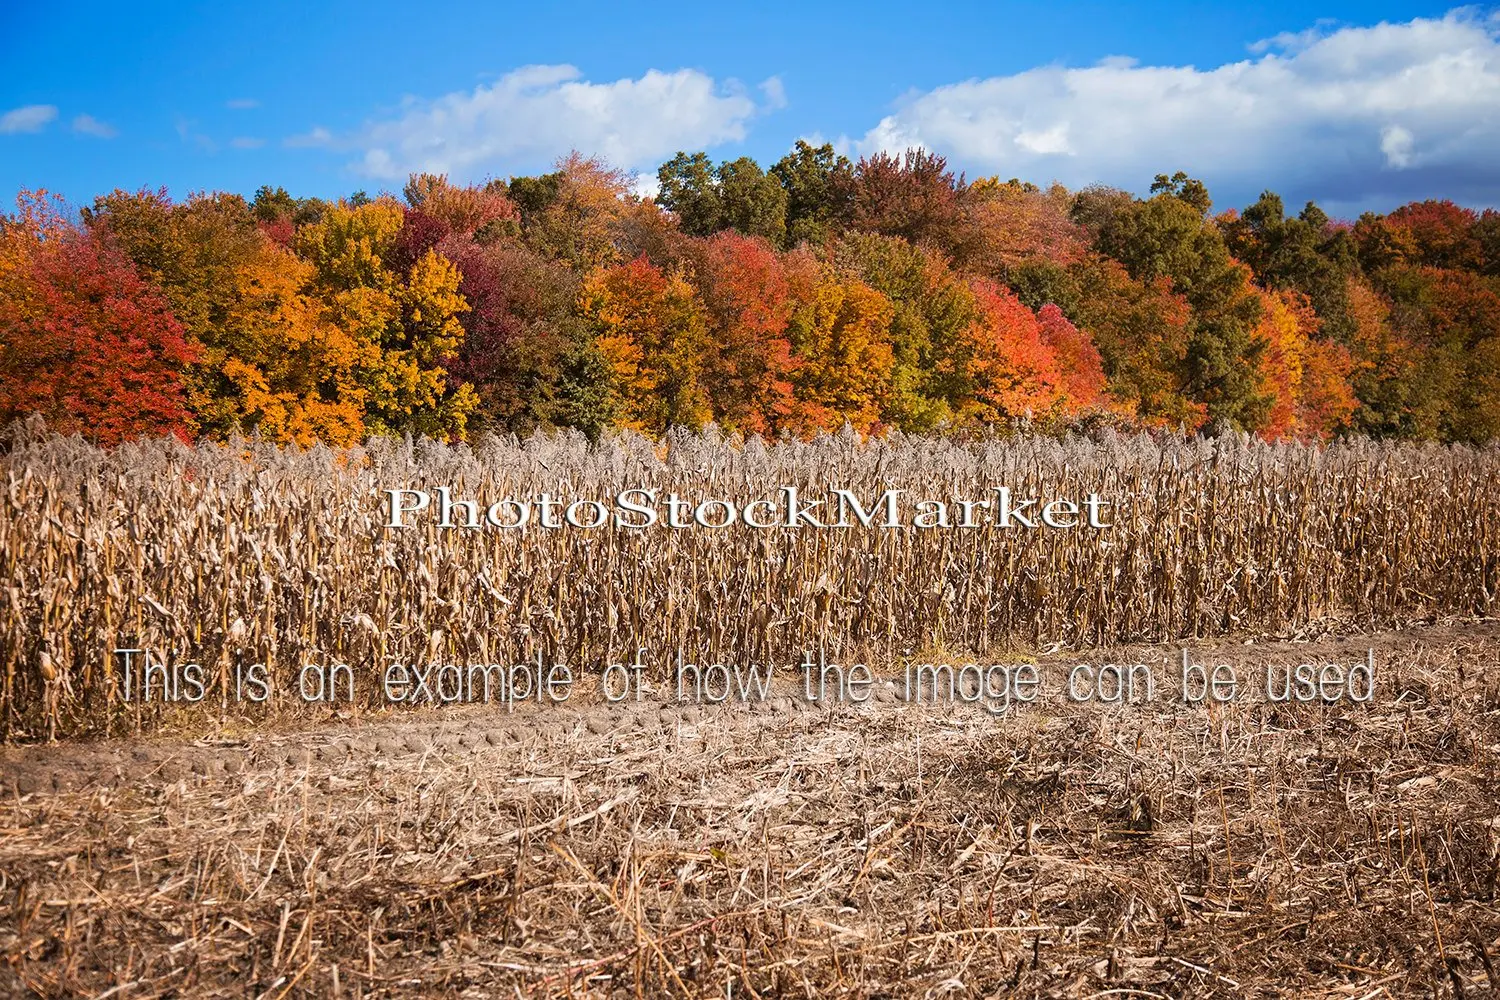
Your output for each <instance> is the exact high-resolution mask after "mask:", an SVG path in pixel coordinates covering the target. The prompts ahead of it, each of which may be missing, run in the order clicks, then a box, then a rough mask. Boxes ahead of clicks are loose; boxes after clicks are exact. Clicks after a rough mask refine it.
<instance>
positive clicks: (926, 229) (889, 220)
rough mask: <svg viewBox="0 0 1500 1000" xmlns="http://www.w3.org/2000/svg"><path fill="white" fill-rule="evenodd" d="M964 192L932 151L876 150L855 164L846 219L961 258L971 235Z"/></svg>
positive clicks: (961, 183)
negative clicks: (847, 217) (876, 151)
mask: <svg viewBox="0 0 1500 1000" xmlns="http://www.w3.org/2000/svg"><path fill="white" fill-rule="evenodd" d="M965 190H966V184H965V182H964V179H963V177H962V176H957V177H955V176H954V175H953V172H952V171H950V170H949V169H948V161H947V160H945V159H944V158H943V157H941V156H939V155H938V154H936V153H933V152H929V151H927V150H924V149H908V150H907V151H906V152H905V153H904V154H902V155H901V156H892V155H890V154H889V153H884V152H882V153H876V154H874V155H873V156H868V157H864V158H862V159H861V160H860V161H859V163H858V164H856V165H855V168H854V179H853V191H852V196H851V199H850V200H851V204H850V222H851V224H852V225H853V226H854V228H856V229H862V230H865V231H867V232H872V233H880V234H881V235H883V236H898V237H900V238H902V239H904V240H908V241H909V242H911V243H915V244H926V245H928V246H931V247H933V248H935V249H937V250H939V251H941V252H942V253H944V254H947V255H948V256H949V257H950V258H952V259H955V260H960V261H961V260H963V259H964V256H965V254H966V253H967V251H968V249H969V240H970V238H971V232H970V226H969V224H968V218H967V215H966V213H965V210H964V208H965Z"/></svg>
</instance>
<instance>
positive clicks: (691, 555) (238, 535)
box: [0, 428, 1500, 740]
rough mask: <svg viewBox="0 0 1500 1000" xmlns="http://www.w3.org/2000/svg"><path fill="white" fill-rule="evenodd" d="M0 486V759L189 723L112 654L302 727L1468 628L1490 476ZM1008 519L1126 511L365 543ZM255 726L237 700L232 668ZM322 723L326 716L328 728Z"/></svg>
mask: <svg viewBox="0 0 1500 1000" xmlns="http://www.w3.org/2000/svg"><path fill="white" fill-rule="evenodd" d="M11 433H12V438H11V441H10V447H9V450H8V452H7V453H6V454H5V455H4V456H3V457H0V468H3V471H4V477H5V481H4V499H3V504H0V559H3V562H4V574H5V578H6V580H7V586H6V587H5V588H4V590H3V591H0V621H3V628H0V670H3V676H0V736H3V738H5V739H9V740H16V739H27V738H36V737H48V736H62V735H103V734H115V735H118V734H124V733H128V732H139V731H142V730H144V729H147V728H149V727H152V726H155V725H157V724H159V723H162V722H164V721H168V720H170V719H171V718H173V717H175V716H174V713H178V712H180V708H173V707H172V706H164V705H161V704H159V703H152V704H142V703H139V702H135V703H130V704H127V703H125V702H124V701H123V700H122V699H121V697H120V683H121V676H120V671H121V662H120V659H119V657H116V656H112V655H111V650H113V649H115V648H116V647H124V646H133V647H140V648H148V649H152V650H156V651H158V653H160V654H162V655H165V656H167V657H169V658H174V659H177V660H192V661H194V662H198V663H200V664H202V665H203V666H204V669H205V673H206V675H207V677H208V679H209V681H210V691H209V694H208V697H207V698H206V699H205V700H204V702H203V703H202V704H201V705H200V706H197V710H199V711H201V710H202V709H203V708H205V707H206V708H211V709H213V710H217V711H222V712H230V713H234V714H238V715H242V716H243V715H249V716H251V717H269V716H273V715H276V714H277V713H291V712H298V711H308V710H309V709H308V706H306V705H305V704H304V703H303V702H301V700H300V699H298V698H297V697H296V696H295V694H293V692H295V689H296V683H297V672H298V670H299V669H300V667H301V666H302V665H303V664H304V663H319V664H328V663H334V662H344V663H348V664H350V665H352V666H353V668H354V670H355V672H356V675H357V683H356V688H357V691H358V697H359V699H360V700H361V701H363V702H364V703H366V704H367V705H370V706H374V705H376V704H378V701H379V699H380V676H381V671H382V670H383V668H384V665H385V664H387V663H388V662H390V661H393V660H398V661H401V662H407V663H428V662H445V663H447V662H451V663H459V664H467V663H476V662H483V663H490V662H498V663H508V662H516V663H519V662H525V661H528V660H532V661H534V660H535V658H536V657H537V656H538V655H540V656H541V657H542V658H543V659H544V660H545V661H546V662H549V663H551V662H559V663H566V664H569V665H571V666H572V667H573V668H574V669H575V670H577V671H582V672H584V673H587V672H589V671H597V669H598V668H599V667H600V666H602V665H603V664H605V663H608V662H611V661H616V660H625V659H628V658H630V657H632V656H633V655H634V652H635V650H636V649H637V648H638V647H644V648H645V649H646V650H648V654H647V655H648V659H649V661H650V662H651V663H652V664H653V666H654V668H655V669H656V670H657V671H658V672H659V673H660V674H661V675H662V676H665V672H666V671H667V670H668V669H669V667H668V665H669V664H670V663H671V662H672V661H673V658H674V657H675V656H676V655H678V654H679V653H681V654H682V655H683V656H684V657H685V658H686V659H689V660H694V661H696V662H702V663H707V662H726V663H749V662H755V663H766V662H773V663H777V664H779V665H783V666H786V665H790V664H794V663H796V662H799V661H800V659H801V658H802V657H803V656H804V655H805V654H806V653H807V652H808V651H817V650H820V649H821V650H822V651H824V653H825V655H826V656H827V657H828V658H829V659H830V660H835V659H837V660H842V661H844V662H853V661H856V660H862V661H865V662H868V663H870V664H872V665H874V666H875V667H876V668H877V670H878V671H879V670H899V669H900V666H901V665H902V664H903V663H904V662H905V661H906V659H907V658H908V657H910V656H913V655H922V654H924V653H930V652H931V651H934V650H938V651H941V650H962V651H965V653H966V654H967V655H970V656H975V657H980V658H987V659H991V660H1003V659H1004V657H1005V656H1007V655H1011V654H1014V653H1016V652H1017V651H1018V650H1025V649H1035V648H1038V647H1040V646H1042V645H1044V644H1053V643H1062V644H1066V645H1074V646H1094V645H1102V644H1107V643H1113V642H1121V641H1147V642H1163V641H1172V640H1179V639H1185V638H1190V637H1203V636H1214V635H1222V634H1226V633H1231V632H1235V631H1240V630H1270V631H1281V632H1289V631H1294V630H1296V629H1298V628H1301V627H1303V626H1306V625H1308V624H1309V623H1316V622H1324V621H1327V620H1330V619H1335V620H1339V621H1344V622H1349V623H1355V624H1359V625H1364V626H1375V627H1378V626H1388V625H1393V624H1399V623H1401V622H1406V621H1411V620H1414V619H1422V618H1427V617H1431V616H1442V615H1470V614H1481V615H1482V614H1485V613H1487V612H1488V611H1489V609H1490V607H1491V605H1492V601H1493V595H1494V594H1495V590H1496V586H1497V577H1500V566H1497V562H1496V558H1495V546H1494V531H1495V525H1496V524H1497V523H1500V518H1497V513H1500V452H1496V451H1494V450H1492V449H1469V448H1462V447H1439V446H1421V445H1411V444H1404V445H1392V444H1377V443H1371V442H1351V443H1344V444H1337V445H1333V446H1331V447H1326V448H1323V447H1306V446H1300V445H1295V444H1278V445H1270V444H1264V443H1260V442H1257V441H1253V440H1250V439H1247V438H1241V437H1222V438H1217V439H1183V438H1180V437H1176V436H1170V435H1165V436H1159V437H1147V436H1119V435H1114V434H1113V433H1110V432H1105V433H1103V434H1100V435H1095V436H1091V437H1082V436H1073V437H1068V438H1065V439H1057V438H1050V437H1043V436H1028V435H1020V436H1015V437H1009V438H993V439H989V440H983V441H974V442H960V441H954V440H943V439H920V438H904V437H901V436H900V435H894V436H891V437H889V438H886V439H883V440H872V441H861V440H860V439H859V438H858V437H857V436H855V435H853V434H852V433H846V434H844V435H839V436H832V437H825V438H821V439H818V440H815V441H812V442H797V441H786V442H776V443H762V442H760V441H758V440H752V441H750V442H748V443H745V442H738V441H727V440H725V439H723V438H722V437H720V436H718V435H716V434H714V433H712V432H709V433H706V434H699V435H687V434H682V435H675V434H674V435H669V437H668V438H667V439H666V441H665V442H663V443H660V444H657V443H654V442H651V441H648V440H646V439H644V438H638V437H631V436H622V437H615V438H612V439H607V440H606V441H604V442H603V443H601V444H599V445H590V444H589V443H588V442H587V441H586V440H585V439H584V438H583V437H581V436H579V435H576V434H562V435H552V436H544V435H537V436H534V437H532V438H530V439H527V440H523V441H518V440H515V439H508V440H503V439H496V438H492V439H489V440H486V441H483V442H481V443H479V444H477V445H475V446H473V447H469V446H449V445H443V444H438V443H433V442H428V441H417V442H411V441H406V442H401V441H394V440H374V441H371V442H370V443H368V444H366V445H365V446H364V447H361V448H354V449H351V450H348V451H334V450H330V449H327V448H322V447H319V448H314V449H312V450H309V451H299V450H288V449H278V448H276V447H273V446H270V445H267V444H264V443H260V442H254V441H243V440H242V441H236V442H232V443H230V444H228V445H214V444H204V445H200V446H197V447H194V448H189V447H186V446H184V445H181V444H180V443H178V442H176V441H174V440H171V439H166V440H160V441H150V442H142V443H136V444H130V445H124V446H121V447H118V448H115V449H113V450H100V449H96V448H94V447H92V446H89V445H87V444H85V443H83V442H81V441H79V440H77V439H69V438H58V437H55V436H47V435H45V434H38V433H36V432H35V431H34V429H33V430H31V431H28V430H26V429H24V428H18V429H14V430H13V431H12V432H11ZM1000 484H1004V485H1009V486H1010V487H1012V489H1013V490H1014V491H1015V493H1016V494H1017V495H1018V496H1041V497H1052V496H1057V497H1074V498H1079V497H1083V496H1085V495H1086V494H1088V493H1090V492H1096V493H1098V494H1100V495H1101V496H1103V497H1105V498H1106V499H1109V500H1110V501H1112V502H1113V503H1115V504H1116V507H1115V508H1114V509H1113V510H1112V517H1113V519H1114V525H1113V527H1111V528H1109V529H1107V530H1101V531H1093V530H1089V529H1086V528H1081V529H1073V530H1046V529H1038V530H1035V531H1025V530H1017V529H1015V528H1010V529H1003V528H1000V527H997V526H995V525H993V524H986V525H985V526H983V527H979V528H972V529H957V528H955V529H933V530H921V529H910V528H902V529H893V530H887V529H880V528H863V527H856V528H850V529H827V530H818V529H807V528H802V529H798V530H788V529H785V528H777V529H769V530H756V529H751V528H747V527H745V526H744V525H740V524H737V525H733V526H731V527H728V528H723V529H704V528H692V529H683V530H670V529H665V528H661V527H657V528H652V529H648V530H644V531H627V530H619V529H615V528H601V529H594V530H585V529H578V528H564V529H560V530H546V531H540V530H528V531H526V532H524V533H523V532H518V531H504V530H499V529H491V530H485V531H465V530H452V529H446V530H445V529H438V528H436V527H434V526H433V519H432V518H423V519H421V520H420V522H419V523H418V524H417V526H415V527H412V528H409V529H406V530H390V529H387V528H386V527H384V526H383V524H382V521H383V519H384V516H385V515H384V510H383V499H384V498H383V496H382V494H381V492H380V491H381V490H383V489H390V488H397V487H413V488H435V487H436V486H438V485H449V486H451V487H453V488H454V491H455V495H459V496H476V497H488V498H492V499H498V498H503V497H527V496H532V495H535V494H537V493H539V492H541V491H544V490H547V491H551V492H552V493H554V494H557V495H564V496H568V497H573V498H595V499H605V500H608V499H609V498H612V497H613V496H614V495H615V494H616V493H618V492H619V491H620V490H622V489H625V488H629V487H635V486H642V487H655V488H657V489H659V490H661V491H662V493H663V494H665V493H666V492H668V491H673V490H675V491H676V492H678V493H679V494H681V495H683V496H684V497H696V498H709V497H722V498H727V499H733V500H738V501H741V502H745V501H748V500H750V499H754V498H756V497H763V496H772V495H774V494H775V493H776V491H777V490H779V489H780V488H781V487H783V486H788V485H794V486H797V487H799V488H800V489H802V490H803V491H804V492H807V493H809V494H817V495H823V494H824V493H825V492H826V491H827V490H828V489H830V488H844V489H849V490H852V491H854V492H855V493H856V494H858V495H860V496H862V497H869V498H870V499H871V500H873V499H874V498H876V497H878V496H879V495H880V493H881V492H882V491H884V490H885V489H888V488H900V489H903V490H906V491H907V493H906V496H907V497H909V498H947V497H966V498H983V497H985V496H987V495H989V491H991V490H992V489H993V487H994V486H996V485H1000ZM251 662H260V663H264V664H265V665H266V667H267V670H268V674H269V679H270V681H271V686H272V688H273V689H274V690H275V691H276V692H277V694H276V696H275V697H274V698H273V699H272V700H271V701H270V702H268V703H267V704H266V705H264V706H255V705H251V704H249V703H245V702H241V703H235V702H233V701H232V696H231V694H230V688H231V686H232V674H233V670H234V666H235V664H236V663H251ZM324 710H325V711H326V708H325V709H324Z"/></svg>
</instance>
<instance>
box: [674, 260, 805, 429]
mask: <svg viewBox="0 0 1500 1000" xmlns="http://www.w3.org/2000/svg"><path fill="white" fill-rule="evenodd" d="M693 259H694V267H693V274H694V284H695V286H696V287H697V290H698V295H699V298H700V299H701V300H702V302H703V305H704V315H705V318H706V319H707V323H708V343H709V345H710V346H709V348H708V354H707V357H706V358H705V361H704V366H703V374H702V378H703V384H704V388H705V391H706V392H707V394H708V398H709V403H710V407H711V409H712V412H713V419H714V420H715V421H716V422H717V423H718V424H719V425H720V426H722V427H724V428H726V429H729V430H736V431H741V432H744V433H748V434H771V433H774V432H775V431H776V430H777V429H779V428H780V427H782V426H784V425H785V423H786V421H787V420H788V418H789V417H790V415H791V414H792V412H793V409H794V399H793V392H794V390H793V385H792V381H791V379H792V376H793V373H794V372H795V369H796V364H795V362H794V361H793V359H792V348H791V343H790V341H789V339H788V337H787V324H788V321H789V319H790V317H791V313H792V310H793V303H792V299H791V288H790V286H789V284H788V281H787V277H786V274H785V269H784V268H783V266H782V263H781V259H780V257H779V256H778V255H777V253H776V252H775V250H774V249H773V248H772V247H771V245H770V244H769V243H767V242H766V241H765V240H762V239H755V238H752V237H748V236H742V235H740V234H739V233H737V232H723V233H719V234H718V235H716V236H713V237H712V238H710V239H708V240H706V241H704V242H703V243H702V244H701V245H700V246H699V247H698V248H697V250H696V253H695V254H694V255H693Z"/></svg>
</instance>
